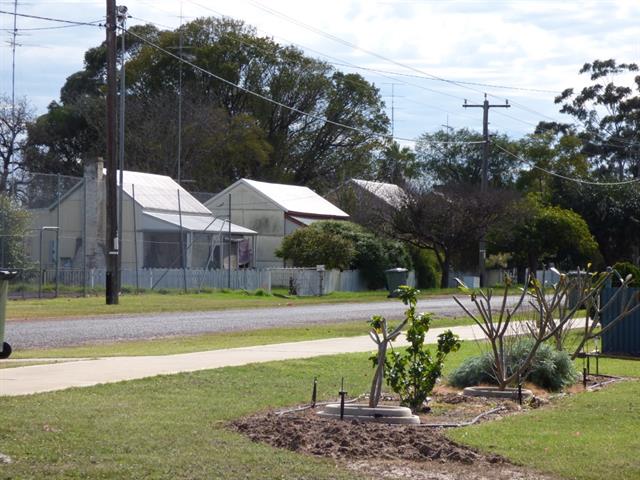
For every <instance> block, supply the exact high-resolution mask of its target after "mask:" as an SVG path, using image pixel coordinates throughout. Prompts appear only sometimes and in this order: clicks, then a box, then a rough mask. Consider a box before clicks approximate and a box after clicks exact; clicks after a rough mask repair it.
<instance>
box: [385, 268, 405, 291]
mask: <svg viewBox="0 0 640 480" xmlns="http://www.w3.org/2000/svg"><path fill="white" fill-rule="evenodd" d="M384 273H385V276H386V277H387V290H389V298H392V297H397V296H398V293H397V290H398V287H399V286H400V285H406V284H407V278H408V276H409V270H407V269H406V268H390V269H389V270H385V271H384Z"/></svg>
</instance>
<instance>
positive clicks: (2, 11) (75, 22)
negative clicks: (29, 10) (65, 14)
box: [0, 10, 104, 27]
mask: <svg viewBox="0 0 640 480" xmlns="http://www.w3.org/2000/svg"><path fill="white" fill-rule="evenodd" d="M0 13H2V14H4V15H14V16H17V17H24V18H34V19H36V20H46V21H48V22H58V23H68V24H70V25H85V26H87V27H104V24H99V23H96V22H79V21H75V20H64V19H62V18H52V17H42V16H39V15H28V14H26V13H14V12H8V11H6V10H0Z"/></svg>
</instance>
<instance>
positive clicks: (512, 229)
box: [489, 195, 602, 272]
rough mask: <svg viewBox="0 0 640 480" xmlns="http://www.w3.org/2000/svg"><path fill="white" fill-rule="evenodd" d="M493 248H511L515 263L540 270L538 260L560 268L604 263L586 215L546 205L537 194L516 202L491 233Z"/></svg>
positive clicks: (490, 240) (507, 249) (509, 249)
mask: <svg viewBox="0 0 640 480" xmlns="http://www.w3.org/2000/svg"><path fill="white" fill-rule="evenodd" d="M489 244H490V246H491V250H492V251H494V252H509V253H511V254H512V255H513V261H514V263H515V265H516V266H519V267H527V268H528V269H529V271H530V272H535V271H537V270H538V266H539V262H547V263H548V262H554V263H555V264H556V265H558V267H559V268H562V269H569V268H574V267H575V266H579V265H585V264H587V263H593V264H595V265H597V266H601V263H602V257H601V255H600V252H599V251H598V243H597V242H596V240H595V239H594V237H593V235H591V232H590V231H589V227H588V225H587V223H586V222H585V221H584V219H583V218H582V217H581V216H580V215H578V214H577V213H575V212H573V211H571V210H566V209H563V208H561V207H558V206H553V205H545V204H544V203H543V202H542V201H540V199H539V198H538V197H537V196H535V195H530V196H528V197H527V198H525V199H523V200H522V201H520V202H518V203H515V204H514V205H513V206H512V207H511V209H510V212H509V215H507V216H505V220H504V221H502V222H497V223H496V224H495V225H494V228H492V229H491V231H490V234H489Z"/></svg>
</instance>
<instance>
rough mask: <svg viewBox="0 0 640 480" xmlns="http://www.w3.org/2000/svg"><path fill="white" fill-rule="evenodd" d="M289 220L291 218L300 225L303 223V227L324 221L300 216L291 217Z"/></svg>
mask: <svg viewBox="0 0 640 480" xmlns="http://www.w3.org/2000/svg"><path fill="white" fill-rule="evenodd" d="M289 218H291V219H292V220H295V221H296V222H298V223H301V224H302V225H307V226H308V225H311V224H312V223H315V222H319V221H321V220H322V219H321V218H317V217H315V218H309V217H301V216H299V215H290V216H289Z"/></svg>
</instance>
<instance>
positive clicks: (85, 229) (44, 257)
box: [28, 161, 256, 269]
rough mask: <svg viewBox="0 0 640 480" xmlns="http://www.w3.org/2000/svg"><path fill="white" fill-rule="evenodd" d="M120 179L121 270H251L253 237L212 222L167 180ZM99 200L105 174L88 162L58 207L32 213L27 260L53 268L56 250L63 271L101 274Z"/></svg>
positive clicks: (103, 250) (135, 175) (103, 247)
mask: <svg viewBox="0 0 640 480" xmlns="http://www.w3.org/2000/svg"><path fill="white" fill-rule="evenodd" d="M122 174H123V186H124V188H123V190H122V197H123V202H122V223H123V228H122V233H121V236H120V237H121V238H120V244H119V250H120V254H121V261H122V268H123V269H135V268H136V267H137V268H183V267H186V268H198V269H200V268H220V267H221V266H222V267H223V268H229V266H230V267H231V268H232V269H234V268H239V267H253V266H255V258H254V256H253V249H254V246H255V242H254V239H255V236H256V232H254V231H253V230H250V229H248V228H244V227H241V226H238V225H234V224H232V223H229V221H228V220H227V219H226V218H219V217H215V216H214V215H213V214H212V213H211V212H210V211H209V210H208V209H207V208H206V207H205V206H204V205H203V204H202V203H200V202H199V201H198V200H196V199H195V198H194V197H193V196H192V195H191V194H190V193H189V192H187V191H186V190H185V189H184V188H182V187H181V186H180V185H178V184H177V183H176V182H175V181H173V180H172V179H171V178H170V177H167V176H164V175H154V174H150V173H142V172H132V171H127V170H125V171H123V172H122ZM118 177H119V175H118ZM118 182H119V179H118ZM118 184H119V183H118ZM105 196H106V178H105V170H104V168H103V163H102V162H101V161H95V162H90V163H88V164H87V165H86V166H85V171H84V177H83V179H82V181H79V182H78V183H77V184H76V185H75V186H74V187H73V188H71V189H69V190H68V191H67V192H65V193H64V194H63V195H62V196H61V197H60V199H59V200H56V201H55V202H54V203H53V204H51V205H50V206H48V207H45V208H40V209H37V210H32V215H31V217H32V229H33V231H38V232H39V235H34V236H33V237H31V238H30V239H29V241H30V242H31V243H32V245H30V246H29V248H28V250H29V251H30V256H31V258H32V260H33V261H34V262H40V263H42V265H43V266H44V268H47V267H49V268H50V267H51V266H53V265H55V262H56V261H57V258H58V252H57V251H56V247H57V248H58V250H59V258H60V267H62V268H71V269H80V268H85V267H87V268H103V267H104V266H105V258H106V257H105V255H106V254H107V252H108V250H110V249H112V248H113V247H112V246H111V245H109V246H107V242H106V241H105V238H106V204H105ZM84 239H86V242H85V241H84ZM41 240H42V244H40V241H41Z"/></svg>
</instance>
